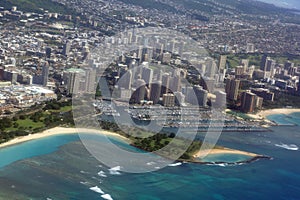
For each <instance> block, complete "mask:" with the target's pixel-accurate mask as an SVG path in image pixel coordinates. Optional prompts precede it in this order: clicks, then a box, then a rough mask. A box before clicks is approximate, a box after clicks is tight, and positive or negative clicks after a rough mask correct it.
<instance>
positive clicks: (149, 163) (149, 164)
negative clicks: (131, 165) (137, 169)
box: [147, 162, 156, 166]
mask: <svg viewBox="0 0 300 200" xmlns="http://www.w3.org/2000/svg"><path fill="white" fill-rule="evenodd" d="M155 164H156V163H155V162H148V163H147V165H148V166H151V165H155Z"/></svg>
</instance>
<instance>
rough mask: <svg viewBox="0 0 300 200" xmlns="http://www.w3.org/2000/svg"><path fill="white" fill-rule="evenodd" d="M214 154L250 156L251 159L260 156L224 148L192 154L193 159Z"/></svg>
mask: <svg viewBox="0 0 300 200" xmlns="http://www.w3.org/2000/svg"><path fill="white" fill-rule="evenodd" d="M216 154H238V155H245V156H251V157H257V156H260V155H258V154H255V153H250V152H246V151H239V150H235V149H228V148H224V149H211V150H201V151H199V152H197V153H196V154H194V158H202V157H205V156H207V155H216Z"/></svg>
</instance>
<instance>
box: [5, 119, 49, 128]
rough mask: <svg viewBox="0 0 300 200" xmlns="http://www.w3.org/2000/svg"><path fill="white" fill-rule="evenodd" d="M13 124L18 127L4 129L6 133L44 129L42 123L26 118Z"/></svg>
mask: <svg viewBox="0 0 300 200" xmlns="http://www.w3.org/2000/svg"><path fill="white" fill-rule="evenodd" d="M15 124H18V126H17V127H16V126H14V125H13V126H12V127H9V128H7V129H6V131H16V130H19V129H23V130H30V129H32V130H33V129H37V128H43V127H45V124H44V123H43V122H40V121H39V122H34V121H33V120H31V119H29V118H26V119H24V120H21V119H19V120H17V121H16V122H15Z"/></svg>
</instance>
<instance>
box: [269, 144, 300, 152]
mask: <svg viewBox="0 0 300 200" xmlns="http://www.w3.org/2000/svg"><path fill="white" fill-rule="evenodd" d="M275 146H276V147H280V148H284V149H287V150H291V151H298V149H299V147H298V146H297V145H295V144H282V143H281V144H275Z"/></svg>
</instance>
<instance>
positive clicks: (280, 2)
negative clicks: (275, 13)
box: [259, 0, 300, 10]
mask: <svg viewBox="0 0 300 200" xmlns="http://www.w3.org/2000/svg"><path fill="white" fill-rule="evenodd" d="M259 1H262V2H266V3H271V4H274V5H276V6H280V7H285V8H296V9H299V10H300V1H299V0H259Z"/></svg>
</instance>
